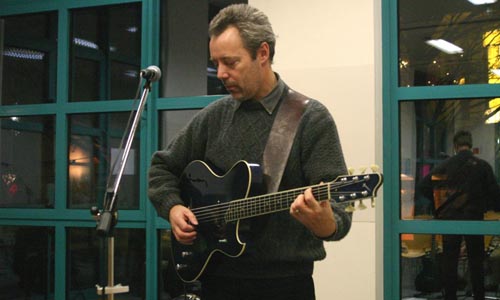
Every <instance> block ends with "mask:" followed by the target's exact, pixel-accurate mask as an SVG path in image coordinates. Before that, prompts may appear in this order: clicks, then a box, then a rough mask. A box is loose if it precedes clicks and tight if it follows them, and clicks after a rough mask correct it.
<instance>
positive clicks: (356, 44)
mask: <svg viewBox="0 0 500 300" xmlns="http://www.w3.org/2000/svg"><path fill="white" fill-rule="evenodd" d="M374 3H377V0H360V1H356V2H349V1H342V2H341V1H331V0H313V1H294V2H293V5H292V4H291V2H290V1H289V0H273V1H269V0H249V4H250V5H254V6H255V7H257V8H259V9H261V10H262V11H264V12H265V13H266V14H267V15H268V16H269V18H270V21H271V23H272V24H273V27H274V30H275V33H276V34H277V36H278V38H277V46H276V55H275V62H274V70H275V71H277V72H278V73H279V74H280V75H281V77H282V78H283V80H284V81H285V82H286V83H287V84H288V85H290V86H291V87H292V88H294V89H296V90H298V91H299V92H301V93H303V94H305V95H308V96H309V97H312V98H315V99H318V100H320V101H322V102H323V103H324V104H325V105H326V106H327V107H328V109H329V110H330V112H331V113H332V115H333V117H334V119H335V121H336V123H337V127H338V130H339V134H340V138H341V142H342V148H343V151H344V156H345V159H346V163H347V165H348V167H352V168H355V169H356V171H359V170H360V168H361V167H369V166H370V165H372V164H376V163H378V164H379V165H381V163H380V161H379V158H381V155H379V153H380V151H381V150H379V149H381V135H382V131H381V120H380V119H379V118H380V117H381V114H379V113H377V114H376V112H377V111H378V112H380V107H379V106H378V104H377V102H376V100H377V101H381V98H379V97H376V95H375V93H376V92H378V90H377V91H376V89H375V82H376V80H375V55H376V51H375V49H374V47H375V44H374V40H375V37H374V35H375V34H376V32H375V28H374V27H375V25H374V22H375V20H374ZM368 171H369V169H368ZM366 204H367V206H368V207H369V208H368V209H366V210H364V211H356V212H355V213H354V218H353V225H352V229H351V232H350V233H349V235H348V236H347V237H346V238H345V239H344V240H342V241H340V242H331V243H326V247H327V258H326V260H324V261H321V262H319V263H317V264H316V268H315V273H314V277H315V283H316V297H317V299H318V300H331V299H345V300H349V299H353V300H358V299H376V290H375V280H376V276H375V275H376V274H375V270H376V268H375V265H376V254H375V252H376V251H375V246H376V238H375V237H376V228H375V209H374V208H370V206H369V205H368V204H369V203H368V202H367V203H366ZM380 208H381V205H379V206H377V208H376V209H377V210H378V209H380ZM377 215H378V214H377ZM378 282H379V281H378ZM377 294H379V293H377Z"/></svg>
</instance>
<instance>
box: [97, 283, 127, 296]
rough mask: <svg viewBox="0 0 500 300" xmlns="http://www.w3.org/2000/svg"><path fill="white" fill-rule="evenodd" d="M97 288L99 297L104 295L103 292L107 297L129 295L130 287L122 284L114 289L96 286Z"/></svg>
mask: <svg viewBox="0 0 500 300" xmlns="http://www.w3.org/2000/svg"><path fill="white" fill-rule="evenodd" d="M95 287H96V289H97V295H102V294H103V291H104V294H105V295H111V294H120V293H128V291H129V289H128V285H121V284H117V285H115V286H113V287H109V286H107V287H106V288H103V287H101V286H100V285H98V284H96V285H95Z"/></svg>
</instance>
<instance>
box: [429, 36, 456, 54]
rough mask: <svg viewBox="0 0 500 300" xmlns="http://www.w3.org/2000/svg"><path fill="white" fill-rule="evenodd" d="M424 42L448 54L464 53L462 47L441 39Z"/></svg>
mask: <svg viewBox="0 0 500 300" xmlns="http://www.w3.org/2000/svg"><path fill="white" fill-rule="evenodd" d="M426 43H427V44H428V45H431V46H432V47H435V48H437V49H439V50H441V51H443V52H445V53H448V54H457V53H464V50H463V49H462V48H460V47H458V46H457V45H455V44H452V43H450V42H448V41H445V40H443V39H438V40H428V41H426Z"/></svg>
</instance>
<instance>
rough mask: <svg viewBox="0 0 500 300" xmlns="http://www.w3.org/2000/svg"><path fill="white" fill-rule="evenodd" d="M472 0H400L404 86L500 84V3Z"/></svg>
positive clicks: (401, 59) (401, 55)
mask: <svg viewBox="0 0 500 300" xmlns="http://www.w3.org/2000/svg"><path fill="white" fill-rule="evenodd" d="M471 2H472V1H465V0H464V1H455V0H441V1H432V0H423V1H413V0H399V2H398V3H399V6H398V9H399V85H400V86H434V85H457V84H477V83H483V84H485V83H491V84H493V83H500V56H499V46H500V2H496V1H494V2H495V3H490V4H483V5H474V4H472V3H471ZM489 2H493V1H489Z"/></svg>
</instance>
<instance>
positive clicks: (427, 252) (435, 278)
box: [401, 233, 500, 299]
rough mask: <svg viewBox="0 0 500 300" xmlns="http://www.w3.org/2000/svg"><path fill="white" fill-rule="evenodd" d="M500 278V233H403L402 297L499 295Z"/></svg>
mask: <svg viewBox="0 0 500 300" xmlns="http://www.w3.org/2000/svg"><path fill="white" fill-rule="evenodd" d="M499 278H500V236H482V235H453V234H450V235H441V234H436V235H434V234H432V235H431V234H410V233H407V234H402V235H401V299H457V298H456V297H458V299H496V297H498V288H499V282H500V280H499ZM473 294H474V298H473V297H472V295H473ZM453 295H456V297H453ZM445 297H446V298H445ZM485 297H486V298H485ZM488 297H492V298H488Z"/></svg>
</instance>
